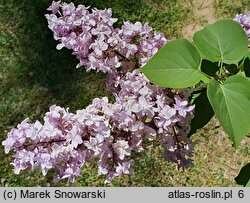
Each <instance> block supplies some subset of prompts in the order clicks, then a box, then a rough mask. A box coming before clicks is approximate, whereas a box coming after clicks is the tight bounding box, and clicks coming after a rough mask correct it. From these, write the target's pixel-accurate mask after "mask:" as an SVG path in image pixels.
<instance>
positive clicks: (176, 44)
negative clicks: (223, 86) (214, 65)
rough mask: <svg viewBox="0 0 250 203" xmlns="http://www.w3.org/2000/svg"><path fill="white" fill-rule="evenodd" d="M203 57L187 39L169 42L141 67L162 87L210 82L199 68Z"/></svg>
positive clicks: (182, 86) (151, 79)
mask: <svg viewBox="0 0 250 203" xmlns="http://www.w3.org/2000/svg"><path fill="white" fill-rule="evenodd" d="M200 63H201V58H200V54H199V52H198V50H197V49H196V47H195V46H194V45H193V44H192V43H191V42H189V41H188V40H186V39H179V40H175V41H172V42H169V43H167V44H166V45H165V46H164V47H162V48H161V49H160V50H159V51H158V52H157V53H156V54H155V55H154V56H153V57H152V58H151V59H150V60H149V62H148V63H147V64H146V65H145V66H143V67H142V68H141V71H142V72H143V73H144V74H145V75H146V77H147V78H148V79H149V80H150V81H152V82H153V83H155V84H157V85H159V86H162V87H171V88H185V87H190V86H192V85H195V84H197V83H198V82H199V81H200V80H203V81H204V82H209V79H208V78H207V77H206V75H205V74H204V73H202V72H201V71H200V70H199V66H200Z"/></svg>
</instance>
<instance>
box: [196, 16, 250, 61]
mask: <svg viewBox="0 0 250 203" xmlns="http://www.w3.org/2000/svg"><path fill="white" fill-rule="evenodd" d="M193 41H194V44H195V45H196V47H197V48H198V50H199V51H200V53H201V56H202V57H203V58H204V59H207V60H209V61H211V62H219V61H221V62H222V63H226V64H237V63H238V62H239V61H240V60H241V59H242V58H243V57H244V55H245V54H246V52H247V51H248V48H247V47H248V39H247V35H246V33H245V32H244V30H243V29H242V27H241V26H240V24H239V23H237V22H235V21H233V20H220V21H217V22H216V23H214V24H212V25H207V26H206V27H204V28H203V29H202V30H200V31H198V32H196V33H195V34H194V37H193Z"/></svg>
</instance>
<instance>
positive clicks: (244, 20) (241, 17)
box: [234, 12, 250, 41]
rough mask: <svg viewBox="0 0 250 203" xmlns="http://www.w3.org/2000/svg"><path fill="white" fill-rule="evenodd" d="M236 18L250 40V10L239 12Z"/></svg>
mask: <svg viewBox="0 0 250 203" xmlns="http://www.w3.org/2000/svg"><path fill="white" fill-rule="evenodd" d="M234 20H235V21H236V22H238V23H239V24H240V25H241V26H242V28H243V29H244V30H245V32H246V34H247V36H248V40H249V41H250V12H248V13H247V14H237V15H236V16H235V18H234Z"/></svg>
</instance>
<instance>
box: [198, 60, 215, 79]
mask: <svg viewBox="0 0 250 203" xmlns="http://www.w3.org/2000/svg"><path fill="white" fill-rule="evenodd" d="M219 69H220V67H219V65H218V62H214V63H213V62H211V61H208V60H206V59H203V60H202V62H201V71H202V72H204V73H206V74H207V75H210V76H214V75H215V73H216V72H217V71H218V70H219Z"/></svg>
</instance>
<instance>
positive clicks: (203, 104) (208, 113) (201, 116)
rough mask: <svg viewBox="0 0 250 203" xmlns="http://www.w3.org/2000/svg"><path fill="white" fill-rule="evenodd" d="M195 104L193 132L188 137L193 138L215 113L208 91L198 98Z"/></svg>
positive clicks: (192, 122) (192, 123)
mask: <svg viewBox="0 0 250 203" xmlns="http://www.w3.org/2000/svg"><path fill="white" fill-rule="evenodd" d="M193 104H195V114H194V118H193V119H192V121H191V130H190V132H189V134H188V137H191V135H192V134H194V133H195V132H196V131H197V130H198V129H200V128H202V127H203V126H205V125H206V124H207V123H208V122H209V121H210V120H211V118H212V117H213V115H214V111H213V109H212V107H211V105H210V103H209V100H208V98H207V93H206V91H204V92H202V93H201V94H200V95H199V96H198V97H196V98H195V100H194V102H193Z"/></svg>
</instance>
